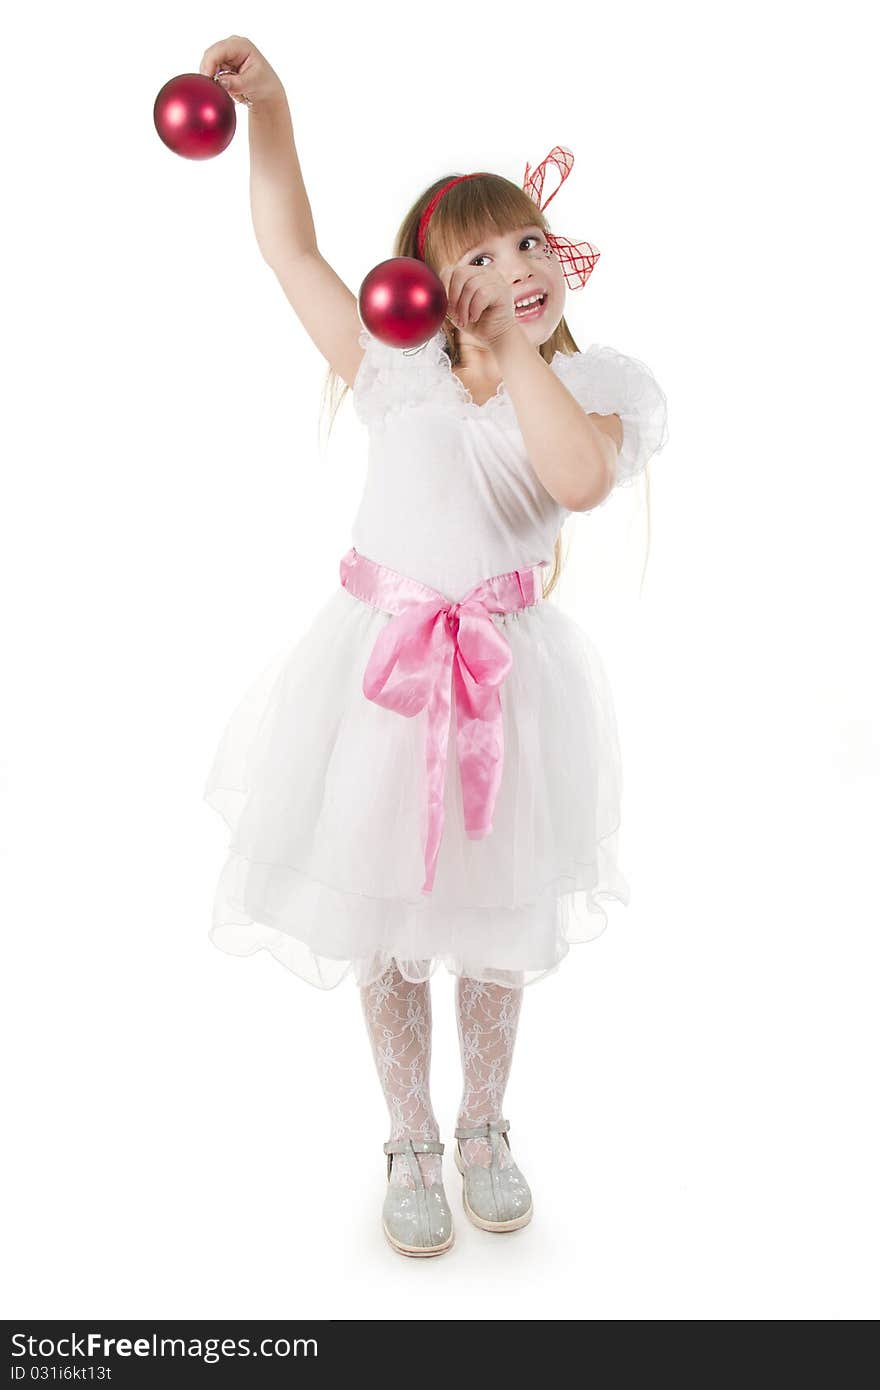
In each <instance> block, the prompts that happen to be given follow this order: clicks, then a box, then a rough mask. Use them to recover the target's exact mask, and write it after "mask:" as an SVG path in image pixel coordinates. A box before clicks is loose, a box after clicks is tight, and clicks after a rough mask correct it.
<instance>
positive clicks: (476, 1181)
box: [200, 36, 666, 1255]
mask: <svg viewBox="0 0 880 1390" xmlns="http://www.w3.org/2000/svg"><path fill="white" fill-rule="evenodd" d="M200 70H201V72H202V73H204V74H206V75H208V76H211V77H215V76H216V77H217V80H218V81H220V82H221V83H222V85H223V86H224V87H225V88H226V90H227V91H229V92H230V93H231V94H232V95H233V97H234V98H235V99H236V100H238V101H241V102H244V103H246V104H247V105H248V107H249V110H250V114H249V135H250V152H251V199H252V211H253V220H254V227H255V230H256V235H257V241H258V243H259V247H260V250H261V252H262V255H263V257H264V258H265V260H266V261H267V262H268V264H269V265H270V266H271V267H272V269H273V270H274V271H275V273H276V275H277V276H278V279H279V281H280V283H281V285H282V287H283V289H284V291H285V293H286V295H287V297H288V299H289V300H290V302H291V304H292V305H293V308H294V310H295V311H296V313H297V315H298V316H299V318H300V320H301V322H302V323H303V325H304V327H305V328H306V330H307V332H308V333H309V335H310V337H311V338H312V339H313V341H314V343H315V345H316V347H317V348H318V350H319V351H320V352H321V353H322V354H323V355H324V356H325V357H326V359H327V361H328V362H329V363H330V365H331V369H332V370H334V371H335V372H336V373H337V374H338V375H339V376H340V377H341V378H342V379H343V380H344V382H345V383H346V384H347V385H348V386H351V387H352V388H353V400H354V407H355V410H356V413H357V415H358V417H359V419H360V420H361V421H362V422H363V423H364V424H365V425H366V426H367V429H368V431H369V459H368V468H367V478H366V484H365V488H364V493H363V497H362V500H361V504H360V509H359V511H358V513H357V517H356V519H355V522H354V528H353V532H352V542H353V544H352V547H351V549H350V550H349V551H348V552H347V554H345V555H344V556H343V557H342V560H341V563H340V587H339V588H338V589H337V590H336V591H335V592H334V593H333V594H332V595H331V596H330V597H329V598H328V599H327V601H326V602H325V603H324V604H323V606H322V607H321V608H320V610H319V611H318V613H317V615H316V616H315V617H314V620H313V622H312V625H311V627H310V628H309V629H308V630H307V632H306V633H305V635H304V636H303V637H302V638H301V639H300V640H299V641H298V642H296V643H295V644H294V645H293V647H292V648H289V649H288V650H286V651H285V652H284V654H283V655H282V656H281V658H279V659H277V660H276V661H275V662H274V663H273V664H272V666H271V667H270V668H269V669H268V670H267V671H265V672H264V673H263V675H262V676H261V677H260V678H259V680H258V681H257V682H256V683H255V684H254V685H252V687H251V689H250V690H249V691H248V693H247V695H246V696H245V698H244V700H243V701H242V703H241V704H240V705H239V707H238V708H237V710H236V711H235V712H234V714H233V715H232V717H231V719H230V721H229V724H228V727H227V729H226V732H225V734H224V735H223V738H222V740H221V743H220V746H219V749H218V751H217V755H216V758H215V761H214V764H213V767H212V770H211V772H210V775H209V777H208V782H207V786H206V790H205V796H206V799H207V800H208V801H209V803H210V804H211V805H213V806H214V807H216V809H217V810H218V811H219V812H220V813H221V814H222V816H223V817H224V818H225V820H226V822H227V823H228V826H229V828H230V830H231V832H232V840H231V844H230V849H229V855H228V859H227V862H226V865H225V867H224V869H223V873H222V875H221V878H220V883H219V886H218V890H217V896H216V902H215V908H214V918H213V926H212V929H211V938H212V940H213V941H214V942H215V943H216V945H217V946H219V947H221V948H222V949H223V950H226V951H230V952H233V953H235V954H241V955H249V954H251V953H252V952H254V951H256V950H258V949H260V948H264V949H266V950H269V951H271V952H272V954H273V955H274V956H276V957H277V959H278V960H280V961H281V962H282V963H283V964H284V965H286V966H287V967H288V968H289V969H291V970H292V971H295V972H296V973H297V974H299V975H301V976H303V977H304V978H305V979H306V980H308V981H310V982H311V983H312V984H315V985H318V986H320V987H321V988H325V989H326V988H331V987H333V986H335V985H337V984H338V983H339V982H340V981H341V980H342V979H343V977H344V976H345V975H347V974H351V975H352V977H353V979H354V981H355V982H356V985H357V986H358V988H359V992H360V998H361V1002H362V1006H363V1012H364V1017H365V1020H366V1026H367V1031H368V1034H369V1038H370V1041H371V1044H372V1049H373V1055H374V1059H375V1063H376V1067H377V1070H378V1074H379V1078H380V1081H381V1085H382V1088H383V1092H384V1096H385V1100H386V1102H387V1105H388V1111H389V1115H390V1122H391V1125H390V1130H391V1132H390V1137H389V1140H388V1142H387V1143H386V1144H385V1146H384V1151H385V1153H386V1155H387V1179H388V1182H387V1188H386V1192H385V1198H384V1204H383V1211H382V1218H383V1228H384V1231H385V1233H386V1235H387V1237H388V1239H389V1241H390V1242H391V1244H392V1245H393V1246H394V1248H395V1249H396V1250H398V1251H400V1252H401V1253H403V1254H407V1255H435V1254H439V1253H440V1252H441V1251H444V1250H448V1249H449V1247H450V1246H451V1245H452V1243H453V1222H452V1215H451V1213H450V1209H449V1206H448V1203H447V1199H446V1194H445V1191H444V1187H443V1178H442V1165H441V1155H442V1153H443V1149H444V1146H443V1144H442V1143H441V1141H440V1131H439V1126H438V1123H437V1119H436V1116H435V1114H434V1110H433V1107H432V1104H431V1094H430V1088H429V1074H430V1061H431V995H430V976H431V974H432V973H433V970H434V969H435V968H436V966H437V964H438V963H439V962H441V961H442V962H443V963H444V965H445V966H446V968H447V969H448V970H449V971H451V972H452V973H453V974H454V975H455V976H456V977H457V980H456V1008H457V1020H458V1034H459V1039H460V1044H461V1059H462V1067H463V1083H464V1084H463V1090H462V1097H461V1104H460V1107H459V1111H458V1115H457V1117H456V1124H455V1127H454V1136H455V1140H456V1143H455V1149H454V1157H455V1162H456V1165H457V1167H458V1169H459V1172H460V1173H461V1174H462V1178H463V1199H464V1209H465V1212H466V1213H467V1215H468V1217H469V1218H470V1220H471V1221H472V1222H473V1223H474V1224H475V1225H476V1226H478V1227H480V1228H481V1229H482V1230H485V1231H492V1232H497V1231H511V1230H515V1229H517V1228H519V1227H522V1226H524V1225H526V1223H527V1222H528V1221H529V1220H530V1219H531V1216H532V1198H531V1193H530V1190H529V1185H528V1183H527V1181H526V1178H525V1177H524V1175H523V1173H522V1172H521V1171H520V1169H519V1167H518V1165H517V1164H516V1162H515V1161H514V1157H513V1153H512V1149H511V1144H510V1139H509V1135H508V1130H509V1124H508V1121H507V1119H506V1118H505V1117H504V1115H503V1099H504V1093H505V1087H506V1084H507V1080H508V1076H509V1073H510V1066H511V1059H512V1054H513V1047H514V1040H515V1038H516V1031H517V1022H518V1019H519V1014H520V1008H521V1005H522V995H523V989H524V987H525V986H526V985H527V984H529V983H532V982H534V981H537V980H540V979H543V978H544V977H545V976H546V975H548V974H549V973H550V972H551V971H553V970H555V968H556V967H557V966H558V965H559V963H560V961H561V960H562V958H563V957H564V956H565V954H566V953H567V951H568V949H569V945H570V943H571V942H573V941H585V940H589V939H590V938H592V937H595V936H597V935H598V934H599V932H600V931H601V930H602V928H603V927H604V925H605V921H606V915H605V911H604V908H603V907H602V901H603V900H606V899H611V898H614V899H617V900H619V901H621V902H624V903H625V902H627V901H628V888H627V884H626V881H625V879H624V877H623V874H622V873H621V871H620V869H619V868H618V865H617V859H616V835H617V829H618V822H619V814H620V795H621V772H620V763H619V753H618V743H617V730H616V725H615V717H614V711H613V707H612V702H611V697H610V694H609V690H608V686H607V683H606V677H605V673H604V671H603V667H602V664H601V661H600V659H599V657H598V655H597V653H596V651H595V650H594V648H593V646H592V644H591V642H590V640H589V639H588V638H587V636H586V634H585V633H584V632H583V631H582V630H581V628H580V627H579V626H578V625H577V624H576V623H574V622H573V621H572V620H571V619H569V618H568V617H567V616H565V615H563V614H562V613H561V612H560V611H559V610H558V609H557V608H556V607H555V606H554V605H553V604H551V603H548V602H547V598H548V595H549V594H550V592H551V590H552V589H553V587H554V584H555V582H556V579H557V577H558V571H559V557H560V537H559V532H560V528H561V526H562V524H563V522H564V520H565V518H566V517H567V516H568V515H569V514H570V513H571V512H580V511H586V510H588V509H591V508H594V507H597V506H600V505H601V504H602V502H603V501H604V500H605V498H606V497H607V496H608V494H609V493H610V491H611V489H612V487H613V486H614V485H615V484H617V485H621V484H628V483H630V482H631V481H632V480H633V479H634V478H635V477H636V476H637V475H638V474H640V473H641V472H642V471H643V470H644V468H645V465H646V464H647V462H648V459H649V458H650V457H651V455H652V454H653V453H654V452H655V451H656V450H658V449H660V448H661V447H662V446H663V444H664V443H665V442H666V403H665V398H664V395H663V393H662V391H661V390H660V388H659V386H658V385H657V383H656V382H655V380H654V378H653V376H652V375H651V373H650V372H649V371H648V369H647V368H646V367H645V366H644V365H643V364H642V363H641V362H639V361H637V360H636V359H634V358H629V357H624V356H623V355H621V354H620V353H618V352H615V351H614V350H613V349H611V348H608V347H599V346H593V347H591V348H590V349H589V350H588V351H586V352H580V351H578V349H577V346H576V344H575V341H574V338H573V337H572V335H571V332H570V331H569V328H568V326H567V324H566V322H565V319H564V317H563V310H564V308H565V294H566V285H568V286H569V287H571V288H577V287H580V286H582V285H583V284H584V283H585V282H586V279H587V277H588V276H589V274H590V273H591V271H592V269H593V266H594V265H595V262H596V259H597V254H598V253H597V252H596V251H595V249H594V248H593V247H591V246H590V245H589V243H580V244H575V243H572V242H569V241H567V240H566V238H564V237H556V236H553V234H552V233H550V231H549V228H548V224H547V220H546V218H545V216H544V214H543V212H542V210H541V203H540V198H541V192H542V187H543V180H544V174H545V171H546V168H547V166H548V164H555V165H556V167H557V168H558V170H559V172H560V173H561V176H562V179H564V178H565V177H566V176H567V174H568V172H569V169H570V167H571V162H572V160H571V156H570V154H569V152H568V151H567V150H564V149H563V148H562V147H558V146H557V147H556V148H555V149H554V150H553V151H551V154H550V155H549V156H548V157H547V159H546V160H545V161H543V163H542V164H541V165H539V166H538V168H537V169H536V170H535V171H534V172H533V173H532V175H531V177H528V176H527V178H526V183H525V186H524V188H519V187H518V186H517V185H516V184H514V183H511V182H510V181H508V180H507V179H505V178H502V177H500V176H498V175H494V174H490V173H476V174H470V175H465V176H449V177H446V178H443V179H440V180H438V181H437V182H436V183H434V184H432V185H431V186H430V187H429V188H427V189H425V191H424V192H423V193H422V194H421V195H420V197H419V198H417V200H416V202H415V203H414V204H413V206H412V208H411V209H410V211H409V212H408V213H407V215H406V217H405V218H404V220H403V223H402V225H401V227H400V230H399V232H398V235H397V239H396V244H395V248H394V254H395V255H397V256H413V257H418V258H420V259H423V260H424V261H425V262H426V264H428V265H429V266H431V267H433V269H434V270H435V271H436V272H437V274H438V275H439V276H440V278H441V280H442V281H443V284H444V286H445V288H446V291H447V297H448V301H449V302H448V316H447V320H446V322H445V323H444V324H443V326H442V327H441V328H440V329H439V330H438V331H437V332H436V333H435V334H434V336H433V337H432V338H431V339H430V341H429V342H428V343H427V344H425V345H424V346H423V347H422V348H420V349H419V350H417V351H414V352H402V351H400V350H397V349H394V348H390V347H387V346H385V345H384V344H383V343H382V342H380V341H379V340H378V339H376V338H375V337H373V336H372V335H371V334H370V333H369V332H367V331H365V330H364V329H363V328H362V325H361V322H360V319H359V315H358V307H357V299H356V297H355V295H354V294H352V293H351V291H350V290H349V289H348V288H347V286H346V285H344V284H343V282H342V281H341V280H340V279H339V277H338V276H337V275H336V273H335V272H334V271H333V269H332V268H331V267H330V266H329V265H328V264H327V262H326V261H325V260H324V259H323V257H322V256H321V253H320V251H319V250H318V246H317V243H316V239H315V229H314V225H313V222H312V215H311V209H310V206H309V201H308V197H307V195H306V190H305V187H304V185H303V180H302V175H301V172H300V167H299V161H298V158H297V153H296V148H295V145H294V138H293V130H292V125H291V118H290V112H289V108H288V105H287V100H286V97H285V93H284V89H283V87H282V85H281V83H280V81H279V80H278V78H277V76H276V74H275V73H274V71H273V70H272V68H271V67H270V66H269V64H268V63H267V61H266V60H265V58H264V57H263V56H262V55H261V54H260V53H259V52H258V50H257V49H256V48H255V47H254V45H253V44H251V43H250V42H249V41H248V40H247V39H244V38H241V37H238V36H235V37H232V38H230V39H227V40H225V41H224V42H221V43H218V44H215V45H213V46H212V47H211V48H209V49H208V50H207V51H206V53H205V55H204V58H203V59H202V63H201V68H200ZM527 175H528V167H527ZM551 196H552V195H551ZM547 201H549V199H548V200H547ZM367 268H368V267H365V273H366V269H367ZM337 404H338V403H337ZM551 560H552V561H553V572H552V575H551V576H550V578H549V581H548V582H546V583H545V582H544V576H543V574H542V570H543V569H544V567H547V566H549V565H550V564H551Z"/></svg>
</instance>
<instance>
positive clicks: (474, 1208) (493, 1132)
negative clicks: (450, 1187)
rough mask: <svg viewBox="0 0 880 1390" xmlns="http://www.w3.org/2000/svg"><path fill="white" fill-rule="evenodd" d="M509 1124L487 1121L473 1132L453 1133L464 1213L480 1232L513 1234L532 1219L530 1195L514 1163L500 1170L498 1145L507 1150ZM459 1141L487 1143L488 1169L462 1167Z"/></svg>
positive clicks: (506, 1122)
mask: <svg viewBox="0 0 880 1390" xmlns="http://www.w3.org/2000/svg"><path fill="white" fill-rule="evenodd" d="M509 1129H510V1121H509V1120H490V1121H489V1122H488V1123H487V1124H484V1125H476V1126H475V1128H473V1129H457V1130H456V1131H455V1140H456V1143H455V1164H456V1167H457V1168H458V1171H459V1172H460V1173H461V1175H462V1178H463V1180H464V1181H463V1187H462V1197H463V1200H464V1209H465V1211H466V1212H467V1214H468V1216H469V1217H470V1219H471V1221H472V1222H473V1223H474V1225H475V1226H479V1228H480V1230H481V1231H517V1230H519V1228H520V1227H521V1226H527V1225H528V1223H529V1222H530V1221H531V1219H532V1211H533V1207H532V1194H531V1191H530V1190H529V1185H528V1183H527V1182H526V1180H525V1178H524V1177H523V1175H522V1173H521V1172H520V1171H519V1169H518V1168H517V1166H516V1164H515V1163H511V1164H509V1165H508V1166H507V1167H506V1168H502V1167H500V1164H499V1160H500V1157H501V1141H502V1139H503V1141H504V1143H505V1144H506V1145H507V1148H508V1151H509V1149H510V1140H509V1139H508V1137H507V1131H508V1130H509ZM462 1139H488V1140H489V1143H490V1145H491V1147H492V1159H491V1162H490V1164H489V1166H488V1168H486V1167H484V1166H483V1165H482V1164H479V1163H467V1164H466V1163H465V1161H464V1158H463V1157H462V1152H461V1142H460V1141H461V1140H462Z"/></svg>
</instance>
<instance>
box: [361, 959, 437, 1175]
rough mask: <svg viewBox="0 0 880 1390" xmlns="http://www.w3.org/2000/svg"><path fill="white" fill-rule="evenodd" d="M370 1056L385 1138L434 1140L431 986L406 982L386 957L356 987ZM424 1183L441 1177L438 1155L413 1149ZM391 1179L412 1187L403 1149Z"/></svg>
mask: <svg viewBox="0 0 880 1390" xmlns="http://www.w3.org/2000/svg"><path fill="white" fill-rule="evenodd" d="M360 995H361V1003H362V1005H363V1011H364V1018H365V1019H366V1024H367V1032H368V1033H369V1035H370V1042H371V1044H372V1048H373V1058H374V1060H375V1063H376V1070H377V1072H378V1073H379V1081H380V1082H381V1085H382V1090H383V1092H384V1094H385V1100H386V1102H387V1105H388V1114H389V1116H390V1118H391V1133H390V1135H389V1136H388V1137H389V1139H400V1138H404V1137H409V1138H413V1139H439V1137H440V1131H439V1128H438V1125H437V1120H436V1118H435V1115H434V1109H433V1106H432V1105H431V1095H430V1089H429V1081H430V1072H431V988H430V983H429V981H427V980H423V981H422V982H421V983H419V984H412V983H411V982H410V981H409V980H405V979H404V978H403V976H402V975H401V973H400V971H399V969H398V967H397V962H396V961H392V962H391V964H390V965H389V967H388V968H387V970H386V971H385V973H384V974H383V975H382V976H381V977H380V978H379V979H378V980H374V981H373V983H372V984H369V985H364V986H362V987H361V990H360ZM417 1161H418V1164H419V1166H420V1168H421V1170H422V1177H423V1178H424V1180H425V1185H426V1186H428V1187H430V1186H431V1185H432V1184H433V1183H438V1182H441V1181H442V1178H443V1168H442V1158H441V1155H440V1154H419V1155H418V1159H417ZM391 1181H392V1182H393V1183H395V1184H399V1185H400V1186H403V1187H414V1186H415V1184H414V1182H413V1178H412V1174H411V1173H410V1171H409V1168H408V1166H407V1162H406V1155H405V1154H394V1156H393V1159H392V1167H391Z"/></svg>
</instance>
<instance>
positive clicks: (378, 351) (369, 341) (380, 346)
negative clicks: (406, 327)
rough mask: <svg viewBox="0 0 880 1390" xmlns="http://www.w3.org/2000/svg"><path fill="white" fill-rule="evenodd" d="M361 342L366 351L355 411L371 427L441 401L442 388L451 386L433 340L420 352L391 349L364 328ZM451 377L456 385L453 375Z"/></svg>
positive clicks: (355, 394)
mask: <svg viewBox="0 0 880 1390" xmlns="http://www.w3.org/2000/svg"><path fill="white" fill-rule="evenodd" d="M358 343H359V344H360V346H361V347H362V348H363V349H364V355H363V357H362V358H361V362H360V366H359V367H358V371H357V376H356V377H355V379H354V384H353V386H352V400H353V403H354V411H355V414H356V415H357V417H358V419H359V420H360V421H361V422H362V424H365V425H367V426H369V427H370V428H379V427H381V426H383V425H385V424H387V423H388V421H389V420H390V419H391V418H392V417H393V416H394V415H396V414H398V413H399V412H400V411H402V410H407V409H409V408H410V407H411V406H416V405H420V404H424V403H426V402H431V401H432V400H435V399H437V396H438V388H440V389H441V391H442V390H443V389H445V390H446V392H447V393H448V390H449V383H448V382H444V381H443V377H442V375H441V373H440V372H439V371H438V366H437V358H438V355H439V347H438V346H437V342H436V341H432V342H430V343H428V344H426V345H425V346H423V347H422V348H421V349H419V350H417V351H412V350H410V351H404V350H403V349H401V348H396V347H388V345H387V344H386V343H383V342H382V341H381V339H379V338H377V337H376V336H375V335H374V334H373V333H370V332H369V331H368V330H367V329H366V328H362V329H361V331H360V333H359V334H358ZM446 376H447V377H450V379H451V380H452V381H453V382H454V378H451V374H450V373H449V372H447V373H446Z"/></svg>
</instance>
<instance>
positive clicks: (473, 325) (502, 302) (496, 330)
mask: <svg viewBox="0 0 880 1390" xmlns="http://www.w3.org/2000/svg"><path fill="white" fill-rule="evenodd" d="M441 279H442V280H443V285H444V288H445V290H446V297H447V299H448V300H449V304H448V307H447V310H446V313H447V317H448V318H450V319H451V320H452V322H453V323H454V324H455V326H456V328H458V329H464V330H465V331H466V332H468V333H472V334H473V336H474V337H475V338H478V339H479V340H480V341H481V342H483V343H485V344H486V345H487V346H489V345H491V344H492V343H493V342H495V341H496V339H498V338H501V337H503V335H504V334H505V333H507V332H509V330H510V328H511V327H512V326H513V324H515V323H516V314H515V313H514V309H513V286H512V285H508V284H507V283H506V282H505V280H504V279H503V278H502V277H501V275H500V274H499V273H498V271H497V270H495V269H494V268H493V267H492V266H475V265H459V266H456V267H455V269H454V270H453V272H452V275H451V276H450V277H449V278H448V281H447V279H446V277H444V276H441Z"/></svg>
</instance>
